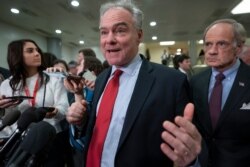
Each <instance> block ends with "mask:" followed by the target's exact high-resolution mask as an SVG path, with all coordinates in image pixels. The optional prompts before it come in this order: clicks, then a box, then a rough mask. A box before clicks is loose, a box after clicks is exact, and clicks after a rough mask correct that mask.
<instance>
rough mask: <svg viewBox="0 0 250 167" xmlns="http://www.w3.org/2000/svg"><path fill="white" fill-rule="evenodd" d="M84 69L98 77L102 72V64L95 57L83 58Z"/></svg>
mask: <svg viewBox="0 0 250 167" xmlns="http://www.w3.org/2000/svg"><path fill="white" fill-rule="evenodd" d="M84 68H85V69H88V70H89V71H94V73H95V75H96V76H98V75H99V74H100V73H101V72H102V71H103V66H102V62H101V61H100V60H99V59H97V58H96V57H85V58H84Z"/></svg>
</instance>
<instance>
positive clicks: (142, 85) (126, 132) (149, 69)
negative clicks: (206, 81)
mask: <svg viewBox="0 0 250 167" xmlns="http://www.w3.org/2000/svg"><path fill="white" fill-rule="evenodd" d="M110 72H111V68H109V69H107V70H106V71H104V72H103V73H102V74H101V75H99V77H98V78H97V80H96V85H95V93H94V99H93V110H92V113H91V114H92V115H91V116H90V117H91V118H90V120H89V125H90V126H89V128H88V132H87V133H88V135H87V136H88V137H90V136H91V135H92V130H93V127H94V124H95V118H96V117H95V115H96V107H97V103H98V100H99V98H100V96H101V94H102V92H103V89H104V87H105V85H106V83H107V80H108V78H109V76H110ZM188 89H189V86H188V83H187V79H186V76H185V75H184V74H181V73H179V72H177V71H175V70H174V69H170V68H168V67H165V66H162V65H159V64H154V63H150V62H148V61H147V60H145V59H143V62H142V66H141V69H140V72H139V75H138V79H137V81H136V85H135V88H134V92H133V94H132V97H131V100H130V102H129V106H128V110H127V114H126V118H125V122H124V125H123V130H122V133H121V137H120V141H119V145H118V149H117V153H116V156H115V167H147V166H150V167H152V166H157V167H172V166H173V164H172V162H171V161H170V160H169V159H168V158H167V157H166V156H165V155H164V154H163V153H162V151H161V149H160V144H161V143H162V139H161V133H162V131H163V128H162V123H163V121H164V120H171V121H173V120H174V117H175V116H176V115H180V114H182V112H183V108H184V107H185V105H186V103H187V102H188V101H189V97H188V94H187V93H188ZM87 141H89V138H88V139H87ZM87 147H88V146H87ZM85 151H86V150H85ZM85 156H86V152H85Z"/></svg>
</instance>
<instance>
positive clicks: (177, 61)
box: [173, 54, 192, 80]
mask: <svg viewBox="0 0 250 167" xmlns="http://www.w3.org/2000/svg"><path fill="white" fill-rule="evenodd" d="M173 61H174V63H173V64H174V68H175V69H177V70H179V71H180V72H182V73H184V74H185V75H186V76H187V78H188V80H189V79H190V77H191V75H192V67H191V61H190V57H189V56H187V55H186V54H181V55H176V56H175V57H174V59H173Z"/></svg>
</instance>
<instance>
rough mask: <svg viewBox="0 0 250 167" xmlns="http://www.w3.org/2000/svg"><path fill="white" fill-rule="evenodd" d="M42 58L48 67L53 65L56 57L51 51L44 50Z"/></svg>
mask: <svg viewBox="0 0 250 167" xmlns="http://www.w3.org/2000/svg"><path fill="white" fill-rule="evenodd" d="M43 59H44V62H45V67H46V68H49V67H53V62H54V61H55V60H57V57H56V55H54V54H53V53H50V52H45V53H43Z"/></svg>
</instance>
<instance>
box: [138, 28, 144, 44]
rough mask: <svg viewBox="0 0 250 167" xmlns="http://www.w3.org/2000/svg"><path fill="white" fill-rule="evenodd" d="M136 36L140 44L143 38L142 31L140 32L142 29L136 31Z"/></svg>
mask: <svg viewBox="0 0 250 167" xmlns="http://www.w3.org/2000/svg"><path fill="white" fill-rule="evenodd" d="M137 35H138V42H139V43H141V42H142V38H143V31H142V29H140V30H137Z"/></svg>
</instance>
